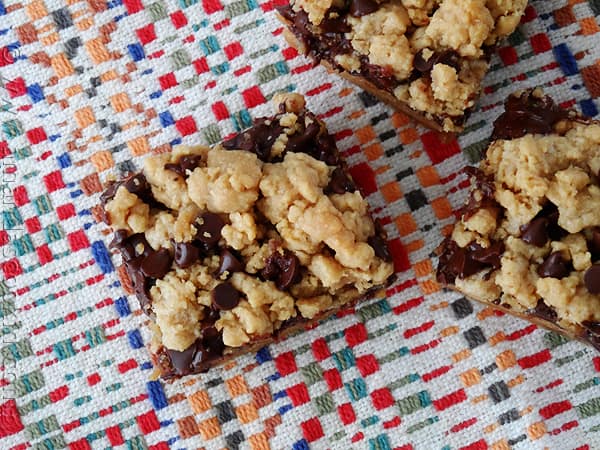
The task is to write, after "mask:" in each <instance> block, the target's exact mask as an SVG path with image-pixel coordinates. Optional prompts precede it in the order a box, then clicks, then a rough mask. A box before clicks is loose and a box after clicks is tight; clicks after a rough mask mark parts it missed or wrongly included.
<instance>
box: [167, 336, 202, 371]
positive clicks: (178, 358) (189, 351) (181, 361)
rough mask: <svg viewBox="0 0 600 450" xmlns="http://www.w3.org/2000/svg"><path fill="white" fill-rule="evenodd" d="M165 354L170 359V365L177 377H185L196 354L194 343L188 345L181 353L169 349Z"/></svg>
mask: <svg viewBox="0 0 600 450" xmlns="http://www.w3.org/2000/svg"><path fill="white" fill-rule="evenodd" d="M166 352H167V354H168V355H169V358H170V359H171V365H172V366H173V368H174V369H175V371H176V372H177V374H178V375H187V374H188V373H190V371H191V365H192V360H193V359H194V355H195V354H196V343H194V344H192V345H190V346H189V347H188V348H186V349H185V350H184V351H182V352H180V351H177V350H171V349H167V350H166Z"/></svg>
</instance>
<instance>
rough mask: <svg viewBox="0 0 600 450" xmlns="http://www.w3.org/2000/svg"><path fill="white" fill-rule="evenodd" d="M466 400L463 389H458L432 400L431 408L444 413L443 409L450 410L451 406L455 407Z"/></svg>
mask: <svg viewBox="0 0 600 450" xmlns="http://www.w3.org/2000/svg"><path fill="white" fill-rule="evenodd" d="M466 399H467V393H466V392H465V390H464V389H459V390H458V391H455V392H452V393H451V394H448V395H446V396H444V397H442V398H439V399H437V400H433V402H432V403H433V406H434V407H435V409H437V410H438V411H444V410H445V409H448V408H450V407H451V406H454V405H457V404H459V403H462V402H464V401H465V400H466Z"/></svg>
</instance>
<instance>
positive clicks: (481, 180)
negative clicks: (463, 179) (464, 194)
mask: <svg viewBox="0 0 600 450" xmlns="http://www.w3.org/2000/svg"><path fill="white" fill-rule="evenodd" d="M463 172H464V173H465V174H467V175H469V176H470V177H471V178H473V180H474V181H475V187H476V189H477V191H472V192H471V193H470V195H469V200H468V201H467V204H466V205H465V206H464V207H463V208H462V209H461V210H460V215H461V216H462V217H463V220H469V219H470V218H471V217H472V216H474V215H475V214H476V213H477V211H479V210H480V209H482V208H486V209H488V210H492V211H497V212H498V213H499V212H500V211H502V208H501V207H500V205H499V204H498V202H497V201H496V199H495V198H494V192H495V190H496V189H495V187H494V179H493V177H491V176H488V175H486V174H485V173H483V171H482V170H481V169H478V168H477V167H471V166H468V167H465V168H464V169H463ZM476 192H478V194H479V196H476V195H475V193H476ZM498 216H499V214H498ZM496 220H500V217H496Z"/></svg>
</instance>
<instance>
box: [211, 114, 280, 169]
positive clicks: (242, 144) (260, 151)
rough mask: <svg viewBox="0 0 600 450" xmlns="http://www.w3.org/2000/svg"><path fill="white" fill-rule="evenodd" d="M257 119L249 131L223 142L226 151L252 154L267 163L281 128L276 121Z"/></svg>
mask: <svg viewBox="0 0 600 450" xmlns="http://www.w3.org/2000/svg"><path fill="white" fill-rule="evenodd" d="M267 120H269V119H265V118H262V119H257V120H256V121H255V122H254V125H253V126H252V128H250V129H249V130H246V131H244V132H242V133H239V134H237V135H236V136H234V137H233V138H231V139H228V140H227V141H224V142H223V144H222V145H223V147H224V148H226V149H227V150H245V151H249V152H254V153H255V154H256V156H258V158H259V159H260V160H262V161H268V160H269V157H270V155H271V147H273V144H274V143H275V140H276V139H277V137H278V136H279V135H280V134H281V133H283V127H282V126H281V125H279V122H278V121H277V120H275V119H274V118H273V119H270V121H269V123H267Z"/></svg>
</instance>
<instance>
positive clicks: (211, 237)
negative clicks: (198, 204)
mask: <svg viewBox="0 0 600 450" xmlns="http://www.w3.org/2000/svg"><path fill="white" fill-rule="evenodd" d="M224 226H225V222H223V219H221V217H220V216H219V215H218V214H215V213H211V212H204V213H202V214H200V215H199V216H198V218H197V219H196V229H197V230H198V234H197V235H196V239H198V240H199V241H201V242H203V243H205V244H208V245H213V244H216V243H217V242H219V239H221V229H222V228H223V227H224Z"/></svg>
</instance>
